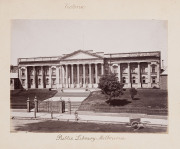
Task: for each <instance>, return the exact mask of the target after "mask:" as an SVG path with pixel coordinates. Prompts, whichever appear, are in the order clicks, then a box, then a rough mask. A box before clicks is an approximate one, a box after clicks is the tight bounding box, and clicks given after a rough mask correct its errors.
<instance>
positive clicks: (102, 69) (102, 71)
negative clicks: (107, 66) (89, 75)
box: [101, 63, 104, 75]
mask: <svg viewBox="0 0 180 149" xmlns="http://www.w3.org/2000/svg"><path fill="white" fill-rule="evenodd" d="M103 74H104V67H103V63H102V64H101V75H103Z"/></svg>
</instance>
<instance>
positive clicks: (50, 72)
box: [49, 66, 52, 88]
mask: <svg viewBox="0 0 180 149" xmlns="http://www.w3.org/2000/svg"><path fill="white" fill-rule="evenodd" d="M51 73H52V72H51V66H49V88H51V84H52V83H51V81H52V80H51Z"/></svg>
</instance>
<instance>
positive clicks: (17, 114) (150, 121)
mask: <svg viewBox="0 0 180 149" xmlns="http://www.w3.org/2000/svg"><path fill="white" fill-rule="evenodd" d="M11 119H18V120H22V119H26V120H28V119H31V120H32V119H34V120H58V121H69V122H87V123H111V124H129V123H130V121H131V119H139V120H140V122H141V123H142V124H145V125H147V126H152V127H167V126H168V119H167V116H158V115H146V114H134V113H93V112H87V113H84V112H81V111H79V112H78V114H77V115H75V114H74V113H71V114H67V113H63V114H60V113H42V112H40V113H36V117H35V114H34V112H27V111H25V110H18V109H17V110H16V109H13V110H11Z"/></svg>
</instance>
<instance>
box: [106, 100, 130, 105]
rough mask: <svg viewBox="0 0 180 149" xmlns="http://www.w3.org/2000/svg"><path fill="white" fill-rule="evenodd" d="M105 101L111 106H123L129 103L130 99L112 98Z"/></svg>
mask: <svg viewBox="0 0 180 149" xmlns="http://www.w3.org/2000/svg"><path fill="white" fill-rule="evenodd" d="M106 103H108V104H109V105H111V106H125V105H127V104H129V103H131V101H128V100H127V99H113V100H108V101H106Z"/></svg>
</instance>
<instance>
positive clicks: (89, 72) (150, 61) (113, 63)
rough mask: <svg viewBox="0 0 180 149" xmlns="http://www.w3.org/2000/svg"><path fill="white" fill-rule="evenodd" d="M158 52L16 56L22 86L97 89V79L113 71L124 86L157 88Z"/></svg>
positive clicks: (158, 78) (84, 52)
mask: <svg viewBox="0 0 180 149" xmlns="http://www.w3.org/2000/svg"><path fill="white" fill-rule="evenodd" d="M160 59H161V57H160V52H159V51H157V52H136V53H116V54H115V53H113V54H104V53H103V52H96V53H94V52H93V51H92V50H88V51H84V50H78V51H75V52H73V53H70V54H67V55H62V56H57V57H36V58H19V59H18V69H19V80H20V82H21V84H22V86H23V88H26V89H31V88H86V87H89V88H97V87H98V82H99V78H100V77H101V75H103V74H104V73H109V72H110V71H111V72H113V73H116V75H117V77H118V79H119V81H121V82H122V83H124V87H125V88H130V87H135V88H152V87H154V86H155V87H157V88H159V80H160V77H159V76H160V69H161V68H160V62H161V60H160Z"/></svg>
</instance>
